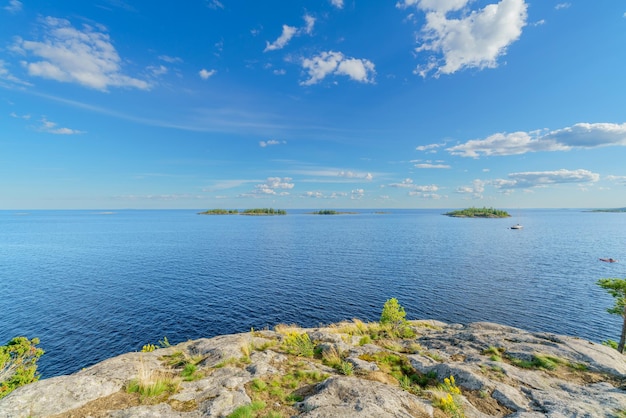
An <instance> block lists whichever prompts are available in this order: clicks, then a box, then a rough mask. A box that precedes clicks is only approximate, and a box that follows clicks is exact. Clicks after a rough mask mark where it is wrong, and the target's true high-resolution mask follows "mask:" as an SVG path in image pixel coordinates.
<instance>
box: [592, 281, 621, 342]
mask: <svg viewBox="0 0 626 418" xmlns="http://www.w3.org/2000/svg"><path fill="white" fill-rule="evenodd" d="M597 285H598V286H600V287H601V288H603V289H604V290H606V291H607V292H609V294H610V295H611V296H613V297H614V298H615V305H613V307H611V308H608V309H607V312H608V313H610V314H613V315H619V316H621V317H622V318H623V319H624V322H623V323H622V334H621V336H620V339H619V344H618V345H617V351H619V352H620V353H624V344H625V343H626V279H600V280H598V281H597Z"/></svg>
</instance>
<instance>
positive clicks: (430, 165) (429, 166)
mask: <svg viewBox="0 0 626 418" xmlns="http://www.w3.org/2000/svg"><path fill="white" fill-rule="evenodd" d="M415 168H450V166H449V165H448V164H431V163H421V164H415Z"/></svg>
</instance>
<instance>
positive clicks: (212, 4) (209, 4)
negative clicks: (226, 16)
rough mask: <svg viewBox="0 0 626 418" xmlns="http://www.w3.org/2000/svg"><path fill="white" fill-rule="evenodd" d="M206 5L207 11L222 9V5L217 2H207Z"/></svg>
mask: <svg viewBox="0 0 626 418" xmlns="http://www.w3.org/2000/svg"><path fill="white" fill-rule="evenodd" d="M206 3H207V7H208V8H209V9H213V10H217V9H224V5H223V4H222V2H221V1H219V0H207V2H206Z"/></svg>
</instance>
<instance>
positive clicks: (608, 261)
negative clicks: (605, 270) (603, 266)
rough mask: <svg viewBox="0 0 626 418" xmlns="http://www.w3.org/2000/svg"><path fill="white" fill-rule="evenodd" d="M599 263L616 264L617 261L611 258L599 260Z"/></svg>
mask: <svg viewBox="0 0 626 418" xmlns="http://www.w3.org/2000/svg"><path fill="white" fill-rule="evenodd" d="M600 261H604V262H605V263H617V260H614V259H612V258H601V259H600Z"/></svg>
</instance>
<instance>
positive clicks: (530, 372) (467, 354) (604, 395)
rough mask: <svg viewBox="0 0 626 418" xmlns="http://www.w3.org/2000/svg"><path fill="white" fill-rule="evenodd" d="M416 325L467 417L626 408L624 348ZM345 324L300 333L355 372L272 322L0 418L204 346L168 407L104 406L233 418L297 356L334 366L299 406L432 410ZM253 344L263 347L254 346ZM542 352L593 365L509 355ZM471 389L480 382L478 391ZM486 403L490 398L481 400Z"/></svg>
mask: <svg viewBox="0 0 626 418" xmlns="http://www.w3.org/2000/svg"><path fill="white" fill-rule="evenodd" d="M410 323H411V326H412V327H413V328H414V329H415V330H416V331H417V337H415V338H414V339H413V340H411V341H408V340H407V341H403V343H402V344H397V345H398V348H397V349H398V350H400V351H401V353H400V354H401V355H402V356H406V357H407V358H408V359H409V361H410V364H411V365H412V366H413V367H414V368H415V369H416V370H417V371H418V372H420V373H423V374H425V373H428V372H430V371H435V372H436V374H437V377H438V379H439V380H440V381H443V379H444V378H446V377H449V376H454V377H455V380H456V384H457V385H458V387H460V388H461V389H462V391H464V392H463V393H465V395H466V396H458V397H457V399H458V402H461V403H462V404H463V408H464V412H465V416H466V417H468V418H485V417H486V416H487V415H485V413H484V412H481V411H487V410H489V407H494V406H497V405H495V402H498V403H499V404H500V405H501V406H503V407H506V408H508V409H509V410H512V411H513V413H512V414H511V415H510V416H511V417H517V418H537V417H543V416H548V417H609V416H613V415H614V414H615V411H623V410H626V392H625V391H624V390H623V389H621V388H620V387H621V386H622V385H623V383H620V382H624V380H625V379H626V361H625V360H624V359H625V357H624V356H623V355H621V354H620V353H618V352H617V351H616V350H613V349H611V348H608V347H605V346H602V345H600V344H595V343H592V342H589V341H585V340H582V339H578V338H574V337H568V336H562V335H555V334H549V333H530V332H526V331H524V330H521V329H518V328H513V327H508V326H504V325H499V324H493V323H488V322H480V323H473V324H468V325H460V324H452V325H448V324H445V323H443V322H436V321H411V322H410ZM339 329H340V328H337V327H336V328H331V327H329V328H315V329H303V330H300V331H299V332H307V333H308V334H309V336H310V337H311V338H312V339H315V340H316V341H322V343H321V345H322V346H323V347H326V348H327V349H330V348H331V347H332V348H334V349H336V350H338V351H340V352H341V353H342V354H343V355H344V356H345V358H346V361H348V362H350V363H351V364H352V365H353V366H354V370H355V375H354V376H350V377H348V376H342V375H339V372H338V371H336V370H334V369H332V368H330V367H328V366H325V365H323V364H322V363H321V362H320V361H319V360H316V359H310V358H297V359H295V358H294V357H293V356H290V355H286V354H284V353H281V352H280V348H279V346H278V345H275V346H273V347H269V348H268V347H267V346H268V344H266V343H267V342H268V341H272V340H279V339H280V338H282V337H281V336H280V334H278V333H276V332H274V331H262V332H255V333H242V334H235V335H225V336H220V337H215V338H210V339H200V340H196V341H188V342H185V343H181V344H179V345H177V346H174V347H169V348H166V349H159V350H156V351H154V352H151V353H128V354H124V355H121V356H118V357H115V358H112V359H109V360H106V361H104V362H102V363H99V364H97V365H94V366H92V367H89V368H87V369H84V370H81V371H79V372H77V373H74V374H72V375H69V376H60V377H55V378H51V379H44V380H41V381H39V382H36V383H33V384H30V385H27V386H24V387H22V388H19V389H17V390H16V391H14V392H13V393H11V394H9V395H8V396H7V397H5V398H4V399H0V418H27V417H33V418H36V417H50V416H54V415H56V414H68V416H69V415H70V414H73V413H75V412H72V411H77V410H78V408H81V407H85V405H87V404H89V405H103V406H100V408H106V407H107V406H106V404H105V403H104V402H102V401H100V402H95V403H91V402H92V401H97V400H100V399H102V398H105V397H107V396H110V395H115V394H116V393H117V392H119V391H123V390H124V387H125V386H127V385H128V384H129V382H130V381H131V380H132V379H135V378H137V376H139V375H141V374H142V373H144V374H148V375H149V374H151V373H163V372H169V373H173V374H180V369H177V370H172V369H171V368H170V366H168V365H167V364H166V363H167V362H166V361H165V360H164V357H163V356H167V355H171V354H173V353H175V352H182V353H184V355H185V356H186V357H187V358H191V357H192V356H199V357H200V358H201V361H200V362H199V363H198V367H199V368H200V371H201V372H203V373H204V377H202V378H200V379H199V380H195V381H190V382H186V381H182V382H181V383H180V385H179V390H178V391H177V392H176V393H175V394H170V395H169V398H168V399H167V402H170V403H171V405H170V404H168V403H167V402H166V401H165V400H164V401H163V402H161V403H157V404H156V405H139V406H136V403H135V404H132V405H130V404H129V405H128V406H127V407H126V408H124V407H119V409H120V410H113V409H112V410H110V411H109V410H105V411H98V412H99V416H110V417H115V418H126V417H172V418H196V417H198V418H199V417H224V416H227V415H228V414H230V413H231V412H232V411H234V410H235V409H236V408H238V407H240V406H244V405H247V404H249V403H250V402H251V401H252V399H251V398H252V397H253V392H250V393H248V392H247V390H249V389H246V388H248V387H249V384H250V382H252V381H253V380H254V379H270V378H271V377H272V376H275V375H281V374H283V373H286V372H287V371H292V370H293V367H294V365H297V367H298V368H299V369H300V370H309V371H319V372H323V373H327V374H329V375H330V376H331V377H329V378H328V379H326V380H325V381H323V382H321V383H319V384H317V385H315V386H313V385H311V386H308V387H307V388H306V389H307V390H306V391H305V392H304V393H303V394H302V396H304V399H303V401H302V402H300V403H299V404H298V407H299V411H300V412H299V413H298V414H297V415H298V416H303V417H313V418H319V417H337V416H341V417H352V416H354V417H415V416H418V417H432V415H433V407H432V405H431V404H430V402H429V401H428V400H426V398H425V397H419V396H416V395H413V394H411V393H409V392H407V391H404V390H402V389H401V388H400V387H399V386H398V384H397V381H396V380H395V379H394V378H391V377H390V376H388V375H387V374H385V373H384V372H383V370H385V367H383V366H381V367H380V368H379V367H378V366H377V365H376V364H375V363H374V362H373V361H366V360H364V359H362V358H360V357H361V356H363V355H366V354H367V355H369V356H371V355H375V354H376V353H379V352H381V351H382V352H388V351H390V350H388V349H386V348H383V347H381V346H378V345H375V344H366V345H364V346H360V345H359V340H360V338H352V337H351V336H349V335H345V334H341V333H340V332H339ZM415 344H419V345H421V346H422V347H424V350H425V351H428V352H429V353H436V354H438V355H439V356H440V358H441V360H442V361H438V360H433V359H432V358H431V357H428V356H426V355H425V354H426V353H423V352H422V353H420V354H406V353H405V352H403V351H406V348H407V347H410V346H411V345H413V346H415ZM254 347H263V348H264V349H263V351H255V350H251V348H254ZM401 347H404V348H401ZM493 348H498V349H499V350H501V351H502V350H504V354H503V356H502V360H501V361H500V360H498V359H491V358H490V356H491V355H492V351H493ZM539 354H543V355H549V356H554V357H558V358H559V359H561V360H562V361H563V362H566V363H567V362H569V363H570V364H574V365H584V366H585V367H578V368H577V370H574V369H571V368H568V366H566V365H562V366H560V368H561V373H560V374H559V373H554V372H546V371H543V370H536V369H526V368H520V367H517V366H515V365H513V364H511V362H510V361H509V360H507V359H506V356H514V357H517V358H525V359H532V358H533V356H536V355H539ZM248 355H249V356H248ZM244 356H248V357H247V358H243V357H244ZM195 358H196V359H197V358H198V357H195ZM216 366H220V367H216ZM585 368H586V370H587V371H585ZM581 373H583V374H585V373H587V374H586V376H585V378H584V379H582V378H578V379H576V378H575V377H576V374H581ZM592 373H593V374H592ZM607 376H608V377H607ZM366 379H371V380H366ZM583 382H597V383H593V384H584V383H583ZM468 391H472V394H471V396H470V392H468ZM475 391H481V393H482V395H485V394H489V393H490V394H491V398H492V399H489V398H486V399H485V398H484V397H477V396H475V394H476V392H475ZM116 396H117V395H116ZM124 396H126V395H124ZM487 396H488V395H487ZM122 399H124V397H122ZM481 399H484V401H481ZM177 402H178V404H185V405H191V407H190V408H191V409H193V410H191V411H188V412H180V411H177V410H175V409H174V407H175V405H178V404H176V403H177ZM276 402H277V401H276ZM480 402H485V403H484V404H483V405H481V404H480ZM489 405H490V406H489ZM270 406H271V405H270ZM187 409H189V408H187ZM495 409H498V408H495ZM491 410H492V411H493V410H494V408H492V409H491Z"/></svg>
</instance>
